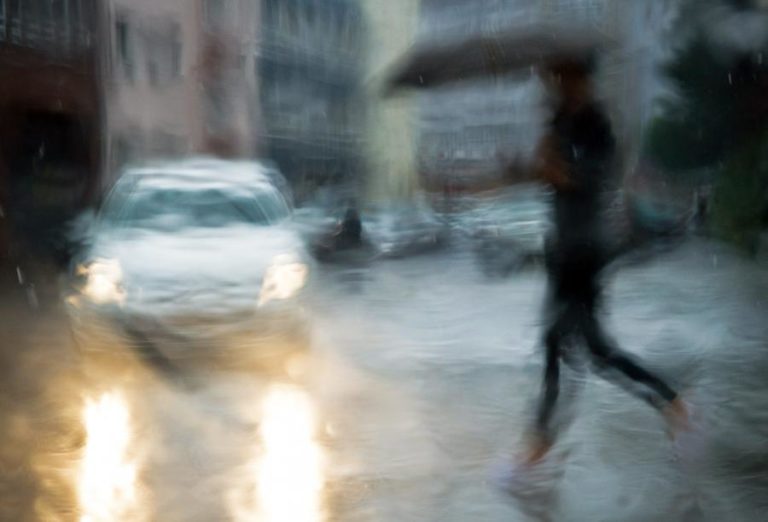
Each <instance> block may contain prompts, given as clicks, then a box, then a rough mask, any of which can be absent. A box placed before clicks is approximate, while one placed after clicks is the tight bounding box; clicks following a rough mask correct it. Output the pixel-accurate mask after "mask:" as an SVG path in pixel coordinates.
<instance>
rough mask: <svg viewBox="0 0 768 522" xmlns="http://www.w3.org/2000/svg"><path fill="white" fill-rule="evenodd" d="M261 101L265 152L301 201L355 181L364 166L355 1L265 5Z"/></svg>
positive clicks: (272, 1) (285, 0)
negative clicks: (321, 188)
mask: <svg viewBox="0 0 768 522" xmlns="http://www.w3.org/2000/svg"><path fill="white" fill-rule="evenodd" d="M260 32H261V40H260V42H261V45H260V60H259V65H258V76H259V80H260V88H259V89H260V101H261V111H262V121H263V127H262V129H263V135H262V136H263V142H264V145H265V148H264V153H265V155H266V156H268V157H270V158H272V159H273V160H274V161H275V162H276V163H277V165H278V166H279V167H280V169H281V170H282V171H283V173H284V174H285V175H286V177H287V178H288V179H289V181H290V182H291V184H292V185H293V186H294V189H295V190H296V192H297V196H298V197H299V198H302V197H304V196H305V195H308V194H309V193H310V192H311V191H312V190H313V189H314V188H316V187H317V186H319V185H325V184H333V185H338V184H350V183H352V184H354V183H357V181H358V180H359V179H360V175H361V169H362V151H361V141H360V135H361V129H362V125H363V122H364V117H363V115H364V107H363V97H362V91H361V60H362V54H361V49H360V42H361V41H362V38H363V25H362V15H361V10H360V6H359V4H358V3H357V2H354V1H352V0H322V1H321V0H263V2H262V25H261V31H260Z"/></svg>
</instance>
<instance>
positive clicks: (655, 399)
mask: <svg viewBox="0 0 768 522" xmlns="http://www.w3.org/2000/svg"><path fill="white" fill-rule="evenodd" d="M582 317H583V319H582V328H581V329H582V333H583V335H584V338H585V340H586V342H587V346H588V347H589V351H590V353H591V355H592V358H593V360H594V361H595V363H596V365H597V367H598V368H600V369H604V370H609V373H606V377H607V378H609V379H611V380H616V379H612V377H614V376H615V374H611V373H610V371H611V370H613V371H615V372H618V373H620V374H622V375H624V376H625V377H627V378H629V379H630V380H631V381H633V382H635V383H637V384H640V385H642V386H643V388H644V389H643V390H639V391H638V390H637V389H635V388H629V391H631V392H632V393H634V394H636V395H640V397H641V398H643V399H644V400H646V401H647V402H649V403H650V404H651V405H653V406H654V407H656V408H662V407H663V406H664V405H665V404H666V403H668V402H671V401H673V400H674V399H675V398H676V397H677V392H675V391H674V390H673V389H672V388H671V387H670V386H669V385H668V384H667V383H666V382H664V381H663V380H662V379H661V378H660V377H658V376H656V375H654V374H653V373H651V372H650V371H648V370H646V369H645V368H643V367H642V366H641V365H640V364H638V363H637V362H635V361H634V360H633V358H632V357H630V356H629V355H627V354H626V353H624V352H623V351H622V350H621V349H620V348H618V347H617V346H616V345H615V343H614V342H613V341H612V340H610V339H609V338H608V336H607V335H606V334H605V333H604V332H603V330H602V328H601V327H600V324H599V323H598V322H597V319H596V318H595V317H594V315H592V314H589V313H585V314H584V315H583V316H582ZM616 382H617V383H618V384H621V385H622V386H624V387H626V386H625V384H626V381H619V380H616ZM648 392H650V393H648Z"/></svg>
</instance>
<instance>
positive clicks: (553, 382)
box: [524, 58, 687, 465]
mask: <svg viewBox="0 0 768 522" xmlns="http://www.w3.org/2000/svg"><path fill="white" fill-rule="evenodd" d="M592 73H593V60H592V59H587V58H585V59H580V58H579V59H577V58H569V59H562V60H558V61H553V62H550V63H548V64H547V65H545V66H543V68H542V76H543V80H544V82H545V84H546V85H547V87H548V88H549V89H550V90H551V91H552V94H553V95H554V96H555V98H556V109H555V113H554V116H553V118H552V119H551V121H550V122H549V126H548V129H547V133H546V134H545V136H544V137H543V139H542V141H541V144H540V146H539V149H538V151H537V164H536V170H537V172H538V174H539V176H540V177H541V178H542V179H543V180H544V181H545V182H547V183H548V184H549V185H551V186H552V188H553V189H554V230H553V234H552V236H551V237H550V240H549V241H548V247H547V255H546V263H547V272H548V286H549V288H548V298H547V303H546V326H545V331H544V335H543V343H544V348H545V361H544V376H543V384H542V391H541V397H540V400H539V405H538V409H537V412H536V420H535V425H534V427H533V433H532V437H531V440H530V441H529V445H528V448H527V451H526V454H525V455H524V461H525V463H526V464H529V465H532V464H535V463H537V462H539V461H540V460H541V459H543V458H544V457H545V456H546V455H547V453H548V451H549V449H550V448H551V447H552V445H553V444H554V443H555V441H556V436H557V433H556V429H555V427H554V424H555V422H554V416H555V415H554V414H555V410H556V405H557V400H558V395H559V388H560V363H561V361H562V360H563V358H564V355H565V353H564V346H565V343H566V342H568V343H570V342H572V341H573V340H574V339H576V340H580V341H583V342H584V344H585V345H586V347H587V348H588V350H589V354H590V356H591V359H592V361H593V362H594V363H595V366H596V367H597V368H598V369H600V370H602V371H604V372H605V376H606V377H608V378H611V379H612V380H614V379H615V381H616V382H617V383H619V384H625V383H630V384H632V386H631V387H630V386H628V389H629V390H630V391H632V392H633V393H635V394H637V395H639V396H641V397H642V398H643V399H645V400H646V401H647V402H648V403H650V404H651V405H652V406H653V407H655V408H657V409H658V410H659V411H660V412H661V413H662V414H663V415H664V416H665V418H666V419H667V422H668V423H669V425H670V428H671V429H672V431H673V432H676V431H678V430H680V429H682V428H683V427H685V426H686V424H687V412H686V408H685V406H684V404H683V402H682V401H681V399H680V397H679V396H678V393H677V391H675V390H674V389H673V388H672V387H670V385H668V384H667V383H666V382H664V380H662V379H661V378H660V377H658V376H657V375H654V374H653V373H652V372H650V371H649V370H647V369H645V368H643V366H642V365H641V364H639V363H638V362H636V361H635V360H634V359H633V358H632V357H631V356H629V355H628V354H626V353H624V352H622V351H621V350H620V349H619V348H618V347H617V346H616V345H615V343H614V342H613V341H612V340H611V339H610V338H609V337H608V336H607V335H606V333H605V332H604V331H603V329H602V327H601V325H600V321H599V318H598V313H599V308H600V304H601V298H602V290H601V282H600V277H601V273H602V271H603V269H604V267H605V266H606V264H607V263H608V261H609V257H610V256H609V253H608V250H607V242H606V240H605V238H604V234H603V231H602V228H603V223H602V221H603V219H602V201H601V199H602V197H601V192H602V189H603V188H604V187H605V185H606V184H607V183H608V182H609V181H610V178H609V177H610V172H611V170H612V169H611V163H612V161H613V156H614V150H615V140H614V137H613V133H612V131H611V126H610V123H609V121H608V118H607V117H606V115H605V114H604V111H603V109H602V108H601V106H600V105H599V104H598V103H597V101H596V100H595V99H594V94H593V87H592Z"/></svg>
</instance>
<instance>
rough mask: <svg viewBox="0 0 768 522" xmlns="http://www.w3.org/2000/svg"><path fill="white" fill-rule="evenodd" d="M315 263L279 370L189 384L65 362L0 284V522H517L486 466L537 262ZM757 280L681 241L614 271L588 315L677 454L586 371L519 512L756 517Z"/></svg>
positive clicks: (533, 383)
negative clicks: (666, 409)
mask: <svg viewBox="0 0 768 522" xmlns="http://www.w3.org/2000/svg"><path fill="white" fill-rule="evenodd" d="M318 279H319V281H318V284H317V285H316V291H315V293H314V294H313V295H312V297H311V300H310V306H309V308H310V311H311V315H312V317H313V341H312V346H311V349H310V350H309V351H308V352H307V354H306V356H296V357H292V358H291V359H290V360H288V361H286V365H285V369H286V372H284V373H285V376H284V377H283V378H280V379H278V378H275V377H267V376H264V375H259V374H257V373H254V372H250V371H240V372H237V371H231V370H228V371H223V370H222V371H214V370H211V371H205V369H200V368H198V369H196V370H195V373H194V376H193V377H194V382H195V383H196V385H195V386H194V387H185V386H180V385H179V383H178V382H175V381H173V380H170V381H169V380H168V379H163V378H159V377H158V375H157V374H156V373H155V372H153V371H152V370H150V369H148V368H146V367H145V366H144V365H142V364H140V363H138V362H137V361H135V360H133V359H132V358H131V357H119V358H114V360H107V361H103V360H102V361H99V363H98V364H91V363H86V362H84V360H83V359H82V358H81V357H80V356H79V355H78V351H77V350H76V348H75V345H74V341H73V339H72V337H71V335H70V331H69V328H68V323H67V321H66V318H65V316H64V314H63V313H61V310H60V309H59V307H56V306H54V307H52V308H50V309H47V310H30V309H29V308H27V307H25V306H22V304H23V303H22V302H21V301H19V300H17V299H14V298H13V296H10V295H7V296H6V299H5V303H4V314H3V320H2V321H3V325H2V327H3V332H4V335H3V339H4V341H3V349H2V352H0V357H2V371H3V376H2V381H0V382H1V383H2V384H0V401H2V410H0V411H1V413H0V415H2V419H0V435H1V436H2V445H0V470H1V471H2V473H1V474H0V520H9V521H11V520H13V521H32V520H41V521H49V520H51V521H53V520H56V521H58V520H61V521H70V520H76V521H83V522H85V521H107V520H109V521H115V520H130V521H142V520H146V521H150V520H157V521H177V520H178V521H206V522H207V521H212V520H233V521H241V520H242V521H246V520H249V521H251V520H252V521H264V522H270V521H281V522H283V521H286V522H287V521H290V522H303V521H306V522H321V521H355V522H357V521H382V522H389V521H392V520H403V521H411V520H413V521H457V522H458V521H462V522H463V521H467V520H488V521H515V520H528V519H529V518H527V517H530V516H531V515H530V512H529V511H527V510H526V508H528V507H530V505H532V504H533V503H532V502H529V503H528V504H526V503H525V502H521V501H519V500H513V499H511V498H508V497H505V496H504V495H501V494H499V493H498V492H497V491H496V490H495V489H494V487H493V485H492V484H491V483H490V481H489V477H490V476H491V475H490V473H489V469H490V468H491V467H493V466H494V463H498V462H503V461H504V458H505V456H508V455H510V454H511V453H514V452H515V450H516V448H517V447H518V444H519V440H520V437H521V435H522V433H523V430H524V429H525V426H526V423H527V421H528V413H529V410H530V405H531V402H532V400H533V399H534V398H535V395H536V392H537V390H538V376H539V373H540V362H539V358H538V353H537V346H536V339H537V334H538V319H539V316H538V312H539V307H540V301H541V297H542V294H543V278H542V275H541V274H540V273H538V272H536V271H535V270H531V271H528V272H525V273H523V274H521V275H520V276H517V277H512V278H510V279H506V280H494V281H490V280H488V279H485V278H483V277H482V276H481V275H480V274H479V272H478V270H477V269H476V268H475V267H474V266H473V265H472V261H471V259H469V258H468V257H467V256H464V255H462V254H459V253H443V254H440V255H435V256H423V257H418V258H412V259H405V260H399V261H391V262H382V263H379V264H377V265H375V266H373V267H371V268H369V269H358V270H346V271H340V270H327V271H324V272H323V273H322V274H320V275H319V278H318ZM766 289H768V277H767V276H766V273H765V271H760V270H758V269H757V268H756V267H754V266H752V265H750V264H749V263H747V262H742V261H740V260H738V259H736V258H734V257H732V256H731V255H730V254H728V253H727V252H725V251H724V250H722V249H721V248H720V247H717V246H713V245H708V244H704V243H698V242H694V243H690V244H687V245H684V246H683V247H681V248H680V249H678V250H676V251H674V252H671V253H668V254H664V255H662V256H660V257H659V258H657V259H654V260H652V261H650V262H647V263H644V264H640V265H637V266H630V267H625V268H623V269H622V270H621V271H620V272H619V273H618V274H617V275H616V277H615V278H613V282H612V284H611V285H610V292H609V296H610V298H609V301H608V305H609V306H608V309H609V314H608V317H607V321H608V325H609V327H610V330H611V331H612V332H613V333H614V334H615V335H616V337H617V338H618V339H619V340H620V342H621V343H622V345H623V346H625V347H626V348H627V349H628V350H631V351H633V352H636V353H638V354H641V355H642V356H643V357H644V358H645V359H646V360H647V361H648V362H649V363H650V364H651V365H653V366H654V367H655V368H657V369H659V370H660V371H661V372H663V373H664V374H666V375H669V376H671V377H674V378H675V379H676V380H677V381H678V382H679V384H680V385H682V386H683V388H684V389H685V390H686V397H687V398H688V399H689V400H690V401H691V403H692V404H693V406H694V408H695V423H696V429H695V431H694V435H692V436H691V437H690V438H689V439H688V440H685V441H684V443H685V450H686V452H685V455H686V456H685V458H683V459H680V458H677V459H676V458H675V457H674V454H673V451H672V445H671V444H670V442H669V440H668V439H667V437H666V436H665V434H664V430H663V425H662V422H661V420H660V419H659V418H658V416H657V414H656V413H655V412H653V411H651V410H649V409H648V407H647V406H646V405H644V404H642V403H640V402H638V401H636V400H635V399H633V398H632V397H629V396H627V395H626V394H625V393H624V392H622V391H619V390H618V389H616V388H615V387H613V386H612V385H610V384H607V383H605V382H603V381H601V380H599V379H597V378H595V377H592V376H590V377H588V378H587V381H586V383H585V385H584V386H583V389H582V391H581V394H580V395H579V398H578V399H576V401H575V403H574V404H575V408H576V411H578V413H579V415H578V416H577V419H576V420H575V422H574V423H573V425H572V426H571V428H570V429H569V430H568V432H567V434H566V436H565V438H564V440H563V441H562V444H561V450H562V451H567V452H568V453H569V456H568V459H567V461H566V462H565V464H563V465H562V466H561V467H560V472H561V475H560V476H559V477H554V476H553V477H550V479H549V480H547V481H546V485H547V488H548V490H547V494H546V496H545V497H540V498H539V500H541V498H544V499H545V500H546V502H545V503H544V506H545V511H546V514H545V515H542V518H540V519H541V520H565V521H582V520H584V521H587V520H588V521H615V520H623V521H624V520H629V521H650V520H665V521H667V520H669V521H678V520H679V521H691V520H706V521H709V520H711V521H722V520H729V521H741V520H744V521H758V520H764V513H765V512H766V509H768V505H766V504H768V500H766V499H768V473H766V471H768V452H766V447H768V445H766V442H767V441H768V413H766V410H765V408H764V398H765V397H767V396H768V381H766V380H765V378H764V376H765V375H766V370H768V354H767V353H766V352H765V346H766V340H768V322H766V321H765V317H767V316H768V315H766V307H768V303H767V302H766V295H768V294H767V293H766ZM535 500H536V499H534V501H535Z"/></svg>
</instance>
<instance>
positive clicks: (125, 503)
mask: <svg viewBox="0 0 768 522" xmlns="http://www.w3.org/2000/svg"><path fill="white" fill-rule="evenodd" d="M83 422H84V424H85V430H86V443H85V448H84V450H83V457H82V461H81V465H80V473H79V476H78V484H77V489H78V499H79V502H80V510H81V517H80V522H118V521H124V520H125V521H128V520H130V521H132V522H133V521H139V520H140V518H139V517H138V516H137V513H136V507H137V505H138V503H137V498H136V477H137V463H136V462H134V461H132V460H131V458H130V450H131V442H132V441H131V439H132V427H131V418H130V410H129V408H128V403H127V401H126V400H125V398H124V397H123V396H122V395H120V394H118V393H114V392H112V393H104V394H102V395H101V396H99V397H98V398H97V399H87V400H86V403H85V407H84V410H83Z"/></svg>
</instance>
